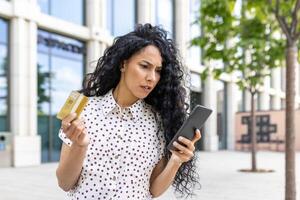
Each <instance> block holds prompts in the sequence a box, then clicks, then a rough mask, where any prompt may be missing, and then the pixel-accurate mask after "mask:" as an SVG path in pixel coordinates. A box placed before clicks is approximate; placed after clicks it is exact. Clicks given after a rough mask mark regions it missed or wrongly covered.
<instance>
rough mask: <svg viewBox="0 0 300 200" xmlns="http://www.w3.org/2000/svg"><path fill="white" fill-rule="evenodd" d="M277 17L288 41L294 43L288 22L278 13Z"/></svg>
mask: <svg viewBox="0 0 300 200" xmlns="http://www.w3.org/2000/svg"><path fill="white" fill-rule="evenodd" d="M275 16H276V19H277V20H278V22H279V25H280V27H281V29H282V31H283V32H284V34H285V36H286V38H287V40H288V41H289V42H291V41H292V37H291V33H290V31H289V28H288V25H287V23H286V21H285V18H284V17H282V16H280V15H278V14H276V13H275Z"/></svg>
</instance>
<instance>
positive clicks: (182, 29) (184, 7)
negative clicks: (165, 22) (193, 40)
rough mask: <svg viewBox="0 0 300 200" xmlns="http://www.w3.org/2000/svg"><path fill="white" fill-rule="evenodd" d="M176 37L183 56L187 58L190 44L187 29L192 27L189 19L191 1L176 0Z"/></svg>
mask: <svg viewBox="0 0 300 200" xmlns="http://www.w3.org/2000/svg"><path fill="white" fill-rule="evenodd" d="M174 20H175V21H176V24H175V39H176V44H177V45H178V49H179V50H180V54H181V56H182V58H183V59H184V60H185V59H187V53H188V51H187V50H188V45H189V40H190V38H189V37H190V35H189V34H187V30H189V29H190V24H189V22H190V20H189V1H182V0H176V1H175V19H174ZM184 63H185V62H184Z"/></svg>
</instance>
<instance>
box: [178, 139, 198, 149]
mask: <svg viewBox="0 0 300 200" xmlns="http://www.w3.org/2000/svg"><path fill="white" fill-rule="evenodd" d="M178 140H179V141H180V142H181V143H182V144H184V145H186V146H187V147H188V148H189V149H190V150H191V151H194V150H195V147H194V143H193V142H192V141H191V140H189V139H187V138H185V137H182V136H180V137H178Z"/></svg>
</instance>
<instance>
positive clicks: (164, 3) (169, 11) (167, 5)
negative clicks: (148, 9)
mask: <svg viewBox="0 0 300 200" xmlns="http://www.w3.org/2000/svg"><path fill="white" fill-rule="evenodd" d="M153 2H154V3H153V6H154V9H153V10H154V12H155V14H154V16H155V24H156V25H162V26H163V28H164V29H165V30H167V31H168V32H169V33H170V37H173V38H175V34H174V33H175V27H174V16H175V14H174V10H175V8H174V5H175V3H174V0H155V1H153Z"/></svg>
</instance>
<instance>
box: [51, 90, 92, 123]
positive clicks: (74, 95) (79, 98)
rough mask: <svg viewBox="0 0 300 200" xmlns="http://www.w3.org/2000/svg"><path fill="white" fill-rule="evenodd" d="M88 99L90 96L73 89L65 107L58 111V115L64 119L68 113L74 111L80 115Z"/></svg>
mask: <svg viewBox="0 0 300 200" xmlns="http://www.w3.org/2000/svg"><path fill="white" fill-rule="evenodd" d="M88 100H89V98H88V97H86V96H84V95H83V94H80V93H79V92H77V91H72V92H71V94H70V95H69V97H68V99H67V100H66V102H65V104H64V105H63V107H62V108H61V109H60V111H59V112H58V113H57V115H56V117H57V118H58V119H60V120H62V119H63V118H65V117H66V116H67V115H68V114H70V113H74V112H75V113H76V114H77V116H79V115H80V113H81V112H82V110H83V108H84V107H85V105H86V104H87V102H88Z"/></svg>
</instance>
